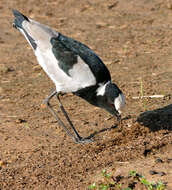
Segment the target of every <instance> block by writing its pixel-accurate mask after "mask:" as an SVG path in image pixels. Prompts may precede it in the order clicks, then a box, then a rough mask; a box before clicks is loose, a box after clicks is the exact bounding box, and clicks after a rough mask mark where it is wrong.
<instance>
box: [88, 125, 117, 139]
mask: <svg viewBox="0 0 172 190" xmlns="http://www.w3.org/2000/svg"><path fill="white" fill-rule="evenodd" d="M117 126H118V125H114V126H111V127H108V128H103V129H101V130H99V131H95V132H94V133H91V134H90V135H89V136H88V137H86V139H91V138H93V137H95V136H96V135H98V134H100V133H103V132H105V131H110V130H112V129H115V128H117Z"/></svg>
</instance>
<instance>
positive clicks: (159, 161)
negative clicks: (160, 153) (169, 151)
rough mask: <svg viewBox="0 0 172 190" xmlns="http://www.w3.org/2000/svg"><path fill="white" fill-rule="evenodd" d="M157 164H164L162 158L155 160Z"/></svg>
mask: <svg viewBox="0 0 172 190" xmlns="http://www.w3.org/2000/svg"><path fill="white" fill-rule="evenodd" d="M155 162H156V163H163V160H162V159H161V158H157V159H156V160H155Z"/></svg>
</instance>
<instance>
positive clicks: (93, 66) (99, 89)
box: [13, 10, 125, 142]
mask: <svg viewBox="0 0 172 190" xmlns="http://www.w3.org/2000/svg"><path fill="white" fill-rule="evenodd" d="M13 14H14V16H15V20H14V24H13V26H14V27H15V28H17V29H18V30H19V31H20V32H21V33H22V34H23V35H24V36H25V38H26V40H27V41H28V42H29V44H30V45H31V47H32V49H33V51H34V53H35V55H36V57H37V60H38V62H39V64H40V65H41V67H42V68H43V69H44V71H45V72H46V73H47V75H48V76H49V77H50V78H51V80H52V81H53V82H54V84H55V86H56V91H54V92H53V93H52V94H51V95H49V96H48V97H47V98H46V99H45V101H44V102H45V103H46V104H47V106H48V108H49V109H50V111H51V113H52V114H53V115H54V116H55V118H56V119H57V121H58V122H59V124H60V125H62V126H63V128H64V129H65V130H66V132H67V133H68V135H70V136H71V137H72V138H73V140H74V141H75V142H86V141H89V140H88V139H84V138H82V137H80V135H79V134H78V132H77V131H76V129H75V127H74V126H73V124H72V122H71V120H70V119H69V117H68V115H67V113H66V111H65V109H64V107H63V105H62V103H61V102H60V98H59V94H60V93H68V92H71V93H73V94H75V95H77V96H79V97H81V98H83V99H85V100H86V101H88V102H89V103H90V104H92V105H94V106H97V107H100V108H103V109H105V110H107V111H108V112H109V113H111V114H112V115H114V116H116V117H117V119H118V120H119V119H120V114H121V110H122V109H123V107H124V106H125V98H124V95H123V93H122V91H121V90H120V89H119V88H118V87H117V85H115V84H114V83H112V82H111V76H110V73H109V71H108V69H107V67H106V66H105V65H104V63H103V62H102V61H101V59H100V58H99V57H98V56H97V55H96V54H95V53H94V52H93V51H92V50H91V49H90V48H88V47H87V46H86V45H84V44H82V43H80V42H78V41H76V40H73V39H72V38H69V37H66V36H64V35H62V34H61V33H59V32H56V31H55V30H52V29H51V28H49V27H48V26H45V25H43V24H40V23H39V22H36V21H34V20H32V19H30V18H27V17H26V16H24V15H23V14H21V13H20V12H18V11H17V10H13ZM54 95H56V96H57V99H58V102H59V106H60V108H61V110H62V111H63V113H64V115H65V117H66V118H67V120H68V122H69V124H70V126H71V127H72V129H73V132H74V133H75V136H74V135H73V134H72V133H71V132H70V130H69V129H68V128H67V127H66V126H65V125H64V123H63V122H62V121H61V120H60V118H59V117H58V115H57V114H56V113H55V111H54V110H53V108H52V107H51V105H50V103H49V100H50V99H51V98H52V97H53V96H54Z"/></svg>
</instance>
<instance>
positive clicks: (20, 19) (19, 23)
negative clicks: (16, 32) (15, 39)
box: [13, 10, 30, 29]
mask: <svg viewBox="0 0 172 190" xmlns="http://www.w3.org/2000/svg"><path fill="white" fill-rule="evenodd" d="M13 14H14V16H15V19H14V23H13V26H14V27H15V28H21V29H22V28H23V27H22V23H23V21H27V22H30V21H29V19H28V18H27V17H26V16H25V15H23V14H21V13H20V12H19V11H17V10H13Z"/></svg>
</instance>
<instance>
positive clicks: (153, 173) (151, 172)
mask: <svg viewBox="0 0 172 190" xmlns="http://www.w3.org/2000/svg"><path fill="white" fill-rule="evenodd" d="M149 173H150V175H155V174H158V172H156V171H155V170H150V171H149Z"/></svg>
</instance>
